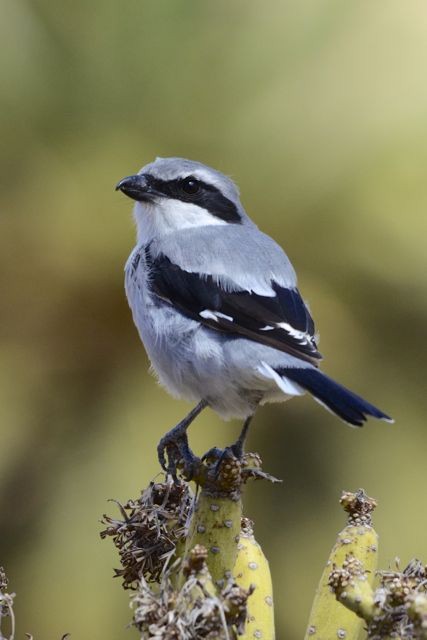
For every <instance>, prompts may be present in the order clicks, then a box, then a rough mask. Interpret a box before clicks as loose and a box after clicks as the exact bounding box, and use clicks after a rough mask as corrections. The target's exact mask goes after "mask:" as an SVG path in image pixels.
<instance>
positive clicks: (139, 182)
mask: <svg viewBox="0 0 427 640" xmlns="http://www.w3.org/2000/svg"><path fill="white" fill-rule="evenodd" d="M116 191H121V192H122V193H124V194H125V195H126V196H128V197H129V198H132V200H137V201H138V202H152V199H153V198H152V196H153V195H154V194H153V192H152V190H151V189H150V185H149V183H148V181H147V178H146V177H145V176H144V175H142V174H141V175H140V174H136V175H135V176H127V177H126V178H123V180H120V182H118V183H117V184H116Z"/></svg>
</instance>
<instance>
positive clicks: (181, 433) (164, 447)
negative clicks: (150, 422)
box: [157, 400, 208, 478]
mask: <svg viewBox="0 0 427 640" xmlns="http://www.w3.org/2000/svg"><path fill="white" fill-rule="evenodd" d="M207 405H208V403H207V402H206V400H201V401H200V402H199V404H198V405H196V406H195V407H194V409H192V410H191V411H190V413H189V414H188V415H187V416H185V418H184V419H183V420H181V422H179V423H178V424H177V425H176V427H174V428H173V429H171V430H170V431H168V433H167V434H166V435H164V436H163V438H162V439H161V440H160V442H159V444H158V446H157V455H158V458H159V462H160V466H161V467H162V469H163V470H164V471H166V472H168V473H170V474H171V475H172V476H173V478H176V467H177V463H178V462H179V461H180V460H181V459H182V460H183V461H184V467H185V470H186V473H187V475H190V476H191V470H192V468H193V466H194V462H195V460H196V456H195V455H194V453H193V452H192V451H191V449H190V445H189V444H188V436H187V429H188V427H189V426H190V424H191V423H192V422H193V420H194V419H195V418H197V416H198V415H199V413H201V412H202V411H203V409H205V408H206V407H207ZM166 456H167V458H168V462H167V463H166Z"/></svg>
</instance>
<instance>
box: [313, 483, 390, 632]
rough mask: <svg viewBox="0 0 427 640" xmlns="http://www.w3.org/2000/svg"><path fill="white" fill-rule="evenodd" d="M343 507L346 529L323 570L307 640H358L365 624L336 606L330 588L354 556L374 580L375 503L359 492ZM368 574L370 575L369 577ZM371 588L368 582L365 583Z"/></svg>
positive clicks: (344, 499)
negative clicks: (332, 578) (336, 571)
mask: <svg viewBox="0 0 427 640" xmlns="http://www.w3.org/2000/svg"><path fill="white" fill-rule="evenodd" d="M340 502H341V505H342V507H343V508H344V510H345V511H346V512H347V513H348V522H347V525H346V527H344V529H343V530H342V531H341V532H340V533H339V534H338V537H337V541H336V543H335V545H334V547H333V549H332V551H331V554H330V556H329V559H328V561H327V563H326V566H325V568H324V570H323V574H322V577H321V579H320V583H319V586H318V588H317V591H316V595H315V598H314V602H313V606H312V609H311V613H310V618H309V622H308V628H307V631H306V635H305V640H331V639H332V638H345V639H346V640H357V638H358V636H359V633H360V631H361V628H362V625H363V621H362V620H361V618H358V617H356V616H355V615H354V613H353V611H352V610H350V609H351V608H349V609H344V608H343V607H342V605H341V604H340V603H339V602H337V600H336V598H335V595H334V593H332V590H331V587H330V582H329V581H330V573H331V569H332V568H333V567H334V566H341V565H342V564H343V562H344V561H345V560H346V557H348V556H349V555H350V556H354V558H357V559H358V560H359V561H360V562H362V563H363V566H364V569H365V572H366V573H364V577H365V576H369V579H368V580H370V581H372V580H373V577H374V574H375V569H376V566H377V555H378V553H377V551H378V536H377V534H376V532H375V530H374V529H373V528H372V525H371V512H372V511H373V509H374V508H375V507H376V502H375V500H373V499H372V498H368V496H366V494H365V493H364V491H363V490H362V489H360V490H359V491H358V492H357V493H355V494H354V493H349V492H344V493H343V494H342V496H341V501H340ZM368 572H369V573H368ZM366 584H367V585H368V586H369V581H367V582H366Z"/></svg>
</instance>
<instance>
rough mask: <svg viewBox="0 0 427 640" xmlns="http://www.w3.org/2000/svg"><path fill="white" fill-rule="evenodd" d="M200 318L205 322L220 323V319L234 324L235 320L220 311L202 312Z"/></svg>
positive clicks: (208, 310) (205, 310)
mask: <svg viewBox="0 0 427 640" xmlns="http://www.w3.org/2000/svg"><path fill="white" fill-rule="evenodd" d="M199 316H200V317H201V318H204V319H205V320H215V322H218V321H219V319H220V318H222V319H223V320H228V321H229V322H233V318H232V317H231V316H227V315H226V314H225V313H221V312H220V311H211V310H210V309H204V310H203V311H200V313H199Z"/></svg>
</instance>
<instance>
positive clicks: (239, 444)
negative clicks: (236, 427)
mask: <svg viewBox="0 0 427 640" xmlns="http://www.w3.org/2000/svg"><path fill="white" fill-rule="evenodd" d="M253 417H254V414H252V415H251V416H249V417H248V418H246V420H245V421H244V423H243V427H242V430H241V432H240V436H239V437H238V438H237V440H236V442H235V443H234V444H232V445H231V447H230V449H231V450H232V452H233V453H234V455H235V456H236V458H238V459H239V460H241V459H242V457H243V454H244V452H245V441H246V438H247V435H248V431H249V425H250V424H251V421H252V418H253Z"/></svg>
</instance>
